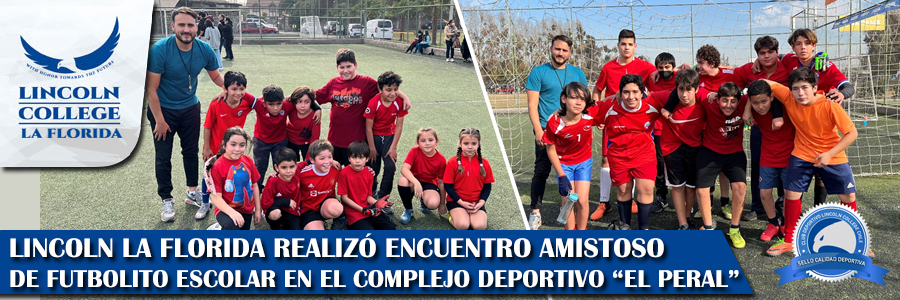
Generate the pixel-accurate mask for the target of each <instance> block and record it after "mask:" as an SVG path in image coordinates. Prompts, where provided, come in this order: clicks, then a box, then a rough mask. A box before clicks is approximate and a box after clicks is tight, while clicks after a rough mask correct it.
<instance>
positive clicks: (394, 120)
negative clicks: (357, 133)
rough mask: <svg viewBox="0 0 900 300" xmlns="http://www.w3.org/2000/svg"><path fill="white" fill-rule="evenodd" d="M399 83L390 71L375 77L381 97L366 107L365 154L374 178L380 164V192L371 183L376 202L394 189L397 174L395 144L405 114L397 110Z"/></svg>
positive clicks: (398, 138) (401, 102)
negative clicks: (366, 153)
mask: <svg viewBox="0 0 900 300" xmlns="http://www.w3.org/2000/svg"><path fill="white" fill-rule="evenodd" d="M401 83H403V80H402V79H401V78H400V75H397V74H395V73H394V72H392V71H387V72H384V74H381V76H378V91H380V92H381V93H379V94H378V95H375V97H374V98H372V100H369V106H368V107H366V113H365V117H366V140H367V141H368V142H369V146H368V147H369V151H367V152H368V153H369V157H368V158H369V163H370V165H371V166H372V170H373V171H375V176H376V177H377V176H378V172H379V171H380V169H381V164H382V162H384V175H382V177H381V188H378V180H374V181H373V182H372V193H373V194H374V195H375V198H376V199H378V198H381V197H383V196H386V195H390V194H391V190H392V187H393V185H394V172H396V171H397V142H399V141H400V134H401V133H403V117H404V116H406V115H407V114H408V113H409V111H405V110H402V109H400V107H401V106H402V105H403V100H401V99H400V98H398V97H397V93H398V92H399V88H400V84H401ZM386 212H387V213H390V211H386Z"/></svg>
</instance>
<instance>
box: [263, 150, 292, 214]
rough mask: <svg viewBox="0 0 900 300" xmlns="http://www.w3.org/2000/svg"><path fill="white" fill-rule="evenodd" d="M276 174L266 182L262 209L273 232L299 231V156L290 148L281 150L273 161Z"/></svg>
mask: <svg viewBox="0 0 900 300" xmlns="http://www.w3.org/2000/svg"><path fill="white" fill-rule="evenodd" d="M272 167H273V168H274V169H275V174H272V175H271V176H269V179H268V180H267V181H266V187H267V188H266V189H264V190H263V193H262V200H261V201H260V203H261V209H262V211H264V212H265V214H266V222H268V223H269V227H270V228H272V230H280V229H293V230H297V229H300V228H299V224H300V216H298V215H297V200H299V194H298V190H299V186H300V177H298V176H294V174H295V173H296V172H297V154H295V153H294V151H293V150H291V149H289V148H281V149H280V150H278V152H276V153H275V156H274V158H273V159H272Z"/></svg>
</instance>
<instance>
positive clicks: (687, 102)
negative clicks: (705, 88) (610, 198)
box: [660, 69, 706, 230]
mask: <svg viewBox="0 0 900 300" xmlns="http://www.w3.org/2000/svg"><path fill="white" fill-rule="evenodd" d="M675 83H676V86H677V90H676V91H674V92H673V93H675V94H676V95H677V97H678V98H677V99H678V105H675V106H674V108H673V111H672V113H671V114H670V113H669V112H668V111H667V110H665V109H664V110H663V112H662V115H663V119H665V122H666V123H665V124H664V125H663V134H662V137H661V139H660V150H661V151H662V154H663V160H665V163H666V171H665V172H666V173H665V176H666V184H667V185H668V186H670V187H672V204H673V205H674V206H675V217H676V218H677V220H678V230H688V229H690V227H691V225H690V223H691V222H690V219H689V218H688V214H689V213H690V209H691V207H693V206H694V200H695V199H696V190H695V189H696V188H697V151H699V150H700V145H701V143H702V139H703V128H704V127H706V112H705V111H704V109H703V107H700V105H697V101H698V99H699V101H703V100H705V99H703V98H701V95H698V89H699V88H700V75H698V74H697V71H694V70H693V69H687V70H681V71H678V74H677V75H675Z"/></svg>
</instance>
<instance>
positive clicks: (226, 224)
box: [216, 211, 253, 230]
mask: <svg viewBox="0 0 900 300" xmlns="http://www.w3.org/2000/svg"><path fill="white" fill-rule="evenodd" d="M241 216H243V217H244V226H241V227H237V225H234V220H232V219H231V217H229V216H228V214H226V213H225V212H222V211H220V212H219V213H218V214H216V222H218V223H219V225H222V230H250V224H253V214H241Z"/></svg>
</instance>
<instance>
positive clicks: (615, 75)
mask: <svg viewBox="0 0 900 300" xmlns="http://www.w3.org/2000/svg"><path fill="white" fill-rule="evenodd" d="M616 48H617V49H618V50H619V56H618V57H616V59H615V60H613V61H610V62H608V63H606V64H605V65H603V68H602V69H600V76H599V77H598V78H597V84H596V85H594V91H593V94H592V95H591V97H592V99H593V100H594V102H595V103H600V102H601V101H603V100H605V99H609V98H612V97H613V96H615V95H616V93H617V92H618V91H619V80H620V79H621V78H622V76H624V75H626V74H637V75H640V76H641V78H648V76H649V75H650V73H652V72H654V71H656V68H655V67H654V66H653V65H651V64H650V63H648V62H646V61H643V60H641V59H640V58H637V57H635V56H634V51H635V49H637V43H636V38H635V35H634V31H631V30H628V29H622V31H619V40H618V43H617V44H616ZM604 91H605V92H604ZM603 140H604V142H603V143H602V144H601V147H602V148H603V149H602V153H603V161H602V164H601V167H602V169H600V206H598V207H597V210H595V211H594V213H593V214H591V220H599V219H600V218H602V217H603V215H604V214H606V213H607V212H609V211H611V210H612V207H611V206H609V204H608V202H609V190H610V187H612V184H611V182H610V176H609V161H608V159H607V158H606V135H605V134H604V137H603ZM634 212H637V211H634Z"/></svg>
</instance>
